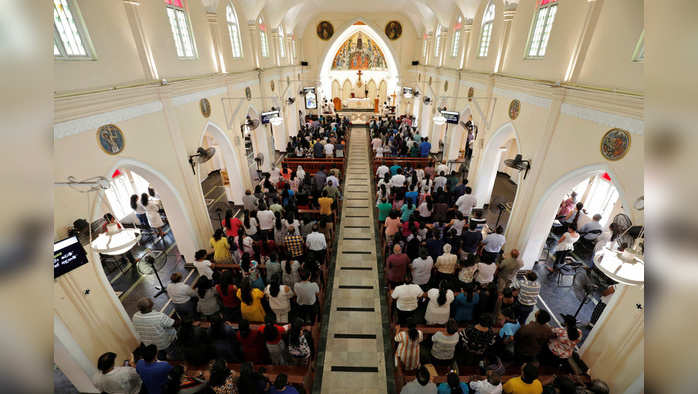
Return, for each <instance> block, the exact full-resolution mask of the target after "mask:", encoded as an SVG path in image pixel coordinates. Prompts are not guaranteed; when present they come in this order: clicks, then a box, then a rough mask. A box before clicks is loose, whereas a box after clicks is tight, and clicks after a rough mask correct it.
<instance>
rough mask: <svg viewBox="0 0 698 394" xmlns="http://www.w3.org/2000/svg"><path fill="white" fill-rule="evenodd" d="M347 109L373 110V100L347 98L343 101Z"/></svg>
mask: <svg viewBox="0 0 698 394" xmlns="http://www.w3.org/2000/svg"><path fill="white" fill-rule="evenodd" d="M342 104H343V105H344V108H346V109H371V110H372V109H373V100H371V99H370V98H347V99H344V100H342Z"/></svg>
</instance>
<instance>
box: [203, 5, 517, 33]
mask: <svg viewBox="0 0 698 394" xmlns="http://www.w3.org/2000/svg"><path fill="white" fill-rule="evenodd" d="M225 1H228V0H201V2H202V3H203V4H204V6H205V7H206V8H207V9H208V10H209V11H210V12H215V10H216V9H217V8H218V6H219V5H220V3H221V2H225ZM485 1H489V0H236V2H235V5H236V6H237V7H238V8H239V9H240V10H239V11H241V12H242V13H243V15H245V17H246V18H247V19H249V20H254V19H255V18H256V17H257V16H258V15H259V14H260V13H262V15H263V16H264V18H265V24H267V25H268V26H270V27H271V28H276V27H277V26H278V25H279V24H281V23H283V25H284V29H285V31H287V32H295V33H296V34H297V35H301V34H302V33H303V31H304V30H305V27H306V26H307V24H308V22H310V21H311V20H313V19H314V18H316V17H318V16H319V15H322V14H328V13H335V12H338V13H354V14H356V16H362V15H365V14H369V13H380V12H391V13H402V14H404V15H405V16H406V17H407V18H409V20H410V21H411V22H412V24H413V25H414V27H415V29H416V30H417V34H422V33H428V32H431V31H433V30H434V28H435V27H436V26H437V25H438V24H441V25H445V26H447V25H450V24H451V23H452V21H453V16H454V15H455V14H456V12H457V11H460V13H461V14H463V16H464V17H465V18H466V19H468V18H474V17H475V13H476V12H477V10H478V8H479V7H480V5H481V3H482V2H485ZM496 1H497V3H508V4H511V3H518V2H519V0H496Z"/></svg>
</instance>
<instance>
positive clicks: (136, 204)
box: [131, 194, 150, 228]
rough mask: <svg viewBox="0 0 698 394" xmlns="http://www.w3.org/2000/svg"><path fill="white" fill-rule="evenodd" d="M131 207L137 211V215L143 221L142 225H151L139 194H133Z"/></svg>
mask: <svg viewBox="0 0 698 394" xmlns="http://www.w3.org/2000/svg"><path fill="white" fill-rule="evenodd" d="M131 209H133V210H134V211H136V217H137V218H138V221H139V222H141V226H143V227H146V228H148V227H150V225H149V224H148V216H147V215H146V214H145V207H144V206H143V204H141V202H140V201H139V198H138V194H132V195H131Z"/></svg>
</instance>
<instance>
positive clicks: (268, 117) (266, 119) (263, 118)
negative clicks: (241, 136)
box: [260, 111, 279, 124]
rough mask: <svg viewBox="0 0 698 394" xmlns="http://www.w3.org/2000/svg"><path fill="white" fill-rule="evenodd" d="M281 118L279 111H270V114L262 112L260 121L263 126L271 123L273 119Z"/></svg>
mask: <svg viewBox="0 0 698 394" xmlns="http://www.w3.org/2000/svg"><path fill="white" fill-rule="evenodd" d="M277 116H279V111H269V112H262V115H261V116H260V120H261V121H262V123H263V124H267V123H269V121H270V120H271V118H276V117H277Z"/></svg>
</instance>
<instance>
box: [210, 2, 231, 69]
mask: <svg viewBox="0 0 698 394" xmlns="http://www.w3.org/2000/svg"><path fill="white" fill-rule="evenodd" d="M206 20H207V21H208V28H209V30H210V31H211V41H212V42H213V52H214V56H215V57H216V65H217V66H218V69H217V70H216V71H218V72H220V73H224V72H226V65H225V57H224V56H223V49H222V47H221V35H220V29H219V28H218V14H216V13H215V12H207V13H206Z"/></svg>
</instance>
